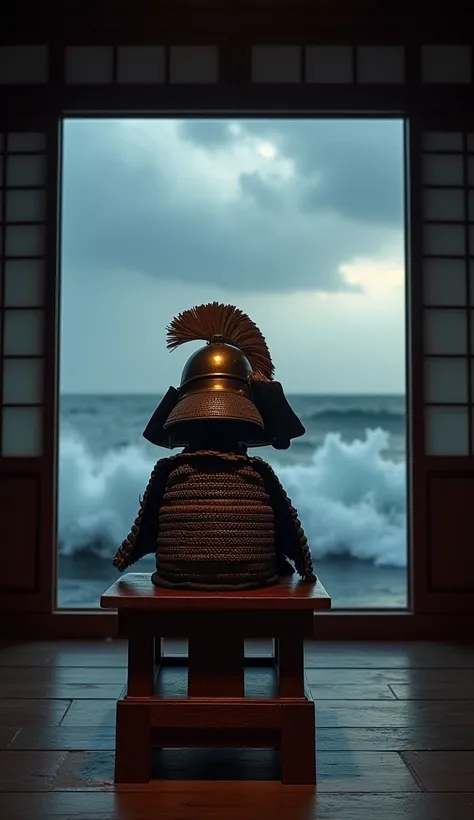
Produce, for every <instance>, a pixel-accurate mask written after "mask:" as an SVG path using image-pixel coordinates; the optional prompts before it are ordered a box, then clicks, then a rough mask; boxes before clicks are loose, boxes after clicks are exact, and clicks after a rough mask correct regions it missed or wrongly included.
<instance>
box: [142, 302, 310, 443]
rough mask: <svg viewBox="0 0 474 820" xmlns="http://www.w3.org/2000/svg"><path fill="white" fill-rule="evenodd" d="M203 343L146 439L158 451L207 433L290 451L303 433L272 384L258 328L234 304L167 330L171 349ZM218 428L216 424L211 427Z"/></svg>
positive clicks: (210, 307)
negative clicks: (227, 433)
mask: <svg viewBox="0 0 474 820" xmlns="http://www.w3.org/2000/svg"><path fill="white" fill-rule="evenodd" d="M197 339H203V340H205V341H206V344H205V345H204V346H203V347H201V348H199V350H197V351H196V352H195V353H193V354H192V355H191V356H190V357H189V359H188V361H187V362H186V364H185V366H184V369H183V372H182V374H181V382H180V386H179V388H178V389H176V388H174V387H170V388H169V390H168V392H167V393H166V395H165V396H164V398H163V399H162V401H161V402H160V404H159V405H158V407H157V409H156V410H155V412H154V414H153V416H152V417H151V419H150V421H149V422H148V425H147V427H146V429H145V431H144V433H143V435H144V437H145V438H146V439H147V440H148V441H151V442H152V443H153V444H157V445H160V446H162V447H175V446H185V445H189V444H193V443H194V441H195V439H196V437H197V436H198V437H199V434H200V433H202V431H203V430H204V428H206V432H207V437H208V440H210V441H212V437H213V435H215V436H216V437H217V436H218V435H219V434H220V433H222V431H223V430H226V429H227V430H228V429H232V431H233V436H234V437H235V438H238V440H239V441H240V442H241V443H243V444H245V445H246V446H254V447H256V446H262V445H273V446H274V447H275V448H276V449H286V448H287V447H289V446H290V440H291V439H292V438H296V437H297V436H301V435H303V434H304V432H305V429H304V427H303V425H302V424H301V422H300V420H299V419H298V417H297V416H296V415H295V413H294V412H293V410H292V409H291V407H290V405H289V404H288V401H287V400H286V398H285V395H284V393H283V390H282V387H281V384H280V383H279V382H276V381H274V380H273V374H274V366H273V362H272V359H271V356H270V351H269V350H268V347H267V343H266V341H265V338H264V336H263V335H262V333H261V331H260V330H259V329H258V327H257V326H256V324H255V323H254V322H253V321H252V320H251V319H250V318H249V317H248V316H247V315H246V314H245V313H243V312H242V311H241V310H239V309H238V308H236V307H234V306H233V305H223V304H219V303H218V302H212V303H209V304H206V305H199V306H197V307H194V308H191V309H190V310H185V311H183V313H180V314H179V315H178V316H176V317H175V318H174V319H173V321H172V322H171V324H170V325H169V326H168V327H167V347H168V349H169V350H174V349H175V348H177V347H179V346H180V345H182V344H184V343H185V342H190V341H196V340H197ZM211 422H212V424H211Z"/></svg>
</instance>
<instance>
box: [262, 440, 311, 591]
mask: <svg viewBox="0 0 474 820" xmlns="http://www.w3.org/2000/svg"><path fill="white" fill-rule="evenodd" d="M251 461H252V464H253V465H254V467H255V468H256V469H257V470H258V471H259V473H260V475H261V476H262V478H263V480H264V482H265V486H266V488H267V492H268V494H269V496H270V499H271V504H272V507H273V512H274V515H275V540H276V545H277V549H278V553H279V555H281V556H282V557H286V558H289V559H290V561H292V562H293V563H294V565H295V567H296V570H297V572H298V574H299V575H300V576H301V578H302V579H303V580H304V581H316V575H315V574H314V571H313V562H312V559H311V552H310V549H309V546H308V539H307V538H306V535H305V533H304V530H303V527H302V526H301V522H300V520H299V518H298V513H297V511H296V510H295V508H294V507H293V505H292V503H291V501H290V499H289V498H288V496H287V494H286V492H285V490H284V488H283V486H282V484H281V483H280V480H279V478H278V476H277V475H276V473H275V472H274V470H273V469H272V467H270V465H269V464H267V462H266V461H264V460H263V459H261V458H259V457H258V456H256V457H254V458H252V459H251Z"/></svg>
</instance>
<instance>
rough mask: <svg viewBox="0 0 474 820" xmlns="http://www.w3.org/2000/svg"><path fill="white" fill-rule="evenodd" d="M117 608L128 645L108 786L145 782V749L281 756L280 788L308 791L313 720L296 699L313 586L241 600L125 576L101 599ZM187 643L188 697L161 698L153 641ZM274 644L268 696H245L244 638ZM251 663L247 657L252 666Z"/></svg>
mask: <svg viewBox="0 0 474 820" xmlns="http://www.w3.org/2000/svg"><path fill="white" fill-rule="evenodd" d="M100 603H101V607H102V608H104V609H117V610H118V618H119V633H120V635H122V636H124V637H126V638H127V639H128V680H127V685H126V687H125V690H124V693H123V697H122V698H121V699H120V700H119V701H118V703H117V729H116V749H115V782H116V783H146V782H148V781H149V779H150V752H151V748H152V747H159V748H164V747H211V748H216V747H244V748H249V747H257V748H277V749H280V750H281V779H282V781H283V783H301V784H304V783H306V784H314V783H315V782H316V761H315V715H314V702H313V700H312V697H311V694H307V693H306V692H305V685H304V666H303V664H304V656H303V641H304V639H305V638H311V637H312V636H313V612H314V611H315V610H327V609H329V608H330V606H331V600H330V598H329V595H328V594H327V592H326V591H325V589H324V587H323V586H322V585H321V584H320V583H319V581H318V582H317V583H315V584H308V583H303V582H301V581H295V580H294V579H293V578H290V579H282V581H281V582H280V583H279V584H278V585H277V586H273V587H269V588H266V589H257V590H251V591H249V592H191V591H187V590H168V589H161V588H157V587H154V586H153V584H152V583H151V579H150V575H149V574H148V573H129V574H127V575H125V576H123V578H121V579H120V580H118V581H116V582H115V583H114V584H113V585H112V586H111V587H110V589H108V590H107V592H105V593H104V595H103V596H102V598H101V602H100ZM177 637H179V638H189V652H188V659H187V666H188V691H187V696H186V697H176V696H175V697H170V696H169V695H167V693H166V692H162V691H160V686H159V683H158V681H159V676H160V669H162V667H163V666H164V665H165V664H169V662H170V661H172V660H173V659H172V658H162V656H161V638H177ZM250 638H273V639H274V646H275V653H274V657H273V658H267V659H259V660H258V662H259V663H261V664H262V665H263V664H265V663H269V662H270V663H271V664H272V665H273V666H274V667H275V673H276V675H277V681H278V684H277V692H275V693H273V696H271V697H245V692H244V672H245V665H246V662H247V661H249V660H250V659H246V658H245V657H244V639H250ZM251 660H252V662H253V665H255V659H254V658H252V659H251Z"/></svg>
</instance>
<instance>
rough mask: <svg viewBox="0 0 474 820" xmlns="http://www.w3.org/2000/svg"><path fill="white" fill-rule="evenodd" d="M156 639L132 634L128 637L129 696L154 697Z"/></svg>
mask: <svg viewBox="0 0 474 820" xmlns="http://www.w3.org/2000/svg"><path fill="white" fill-rule="evenodd" d="M154 654H155V639H154V638H153V637H150V636H148V635H141V634H131V635H129V638H128V683H127V696H128V697H131V698H134V697H135V698H147V697H152V696H153V695H154V693H155V657H154Z"/></svg>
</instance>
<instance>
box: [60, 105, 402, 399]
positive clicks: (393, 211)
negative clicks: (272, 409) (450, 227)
mask: <svg viewBox="0 0 474 820" xmlns="http://www.w3.org/2000/svg"><path fill="white" fill-rule="evenodd" d="M63 146H64V152H63V213H62V226H63V230H62V288H61V290H62V292H61V390H62V392H64V393H152V394H154V393H160V392H162V391H164V390H166V389H167V388H168V386H169V385H170V384H174V385H176V384H178V383H179V376H180V372H181V368H182V366H183V364H184V362H185V360H186V359H187V357H188V356H189V354H190V353H191V352H192V350H193V349H195V347H196V346H191V345H185V346H183V348H181V349H180V350H177V351H175V352H174V353H172V354H171V353H168V352H167V351H166V348H165V326H166V324H167V323H168V322H169V321H170V320H171V319H172V317H173V316H174V315H175V314H176V313H178V312H180V311H182V310H184V309H185V308H189V307H192V306H193V305H195V304H199V303H201V302H207V301H213V300H219V301H225V302H230V303H232V304H235V305H237V306H238V307H240V308H241V309H243V310H244V311H246V312H247V313H248V314H249V315H250V316H251V318H252V319H253V320H254V321H255V322H256V323H257V324H258V325H259V327H260V328H261V330H262V331H263V333H264V335H265V337H266V339H267V341H268V343H269V347H270V350H271V353H272V356H273V359H274V362H275V367H276V378H277V379H279V380H280V381H281V382H282V383H283V386H284V388H285V391H286V392H287V393H359V394H360V393H402V392H404V389H405V385H404V382H405V343H404V334H405V303H404V300H405V289H404V279H405V276H404V244H403V243H404V238H403V126H402V123H401V122H400V121H394V120H385V121H373V120H358V121H355V120H280V119H279V120H261V119H253V120H249V119H246V120H236V119H233V120H216V119H208V120H199V119H187V120H166V119H162V120H149V119H142V120H68V121H66V122H65V125H64V135H63Z"/></svg>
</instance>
